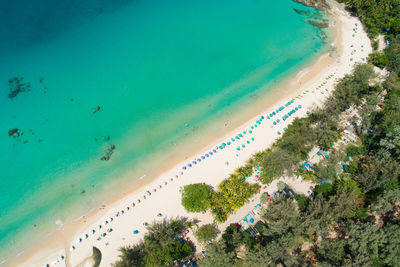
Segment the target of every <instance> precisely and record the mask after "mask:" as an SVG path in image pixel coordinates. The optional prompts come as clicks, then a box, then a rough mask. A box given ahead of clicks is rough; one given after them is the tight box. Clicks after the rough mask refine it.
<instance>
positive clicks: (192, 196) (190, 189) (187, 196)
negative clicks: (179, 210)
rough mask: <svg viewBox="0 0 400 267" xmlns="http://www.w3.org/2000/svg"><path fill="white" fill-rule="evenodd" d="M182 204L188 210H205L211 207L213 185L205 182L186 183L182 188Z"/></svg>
mask: <svg viewBox="0 0 400 267" xmlns="http://www.w3.org/2000/svg"><path fill="white" fill-rule="evenodd" d="M181 193H182V206H183V207H184V208H185V210H187V211H188V212H204V211H206V210H207V208H208V207H209V200H210V198H211V195H212V190H211V187H210V186H208V185H205V184H189V185H185V187H184V188H183V190H182V192H181Z"/></svg>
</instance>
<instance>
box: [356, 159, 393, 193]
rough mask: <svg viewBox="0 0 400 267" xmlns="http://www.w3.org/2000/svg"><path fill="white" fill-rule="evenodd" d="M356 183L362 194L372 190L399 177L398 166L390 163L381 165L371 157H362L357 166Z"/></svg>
mask: <svg viewBox="0 0 400 267" xmlns="http://www.w3.org/2000/svg"><path fill="white" fill-rule="evenodd" d="M358 169H359V171H358V176H357V178H356V179H357V181H358V182H359V183H360V185H361V187H362V189H363V192H368V191H371V190H374V189H376V188H378V187H380V186H382V185H383V184H385V183H386V182H388V181H390V180H391V179H392V178H393V177H398V175H399V171H400V170H399V164H398V163H396V162H394V161H392V162H387V163H382V162H381V161H379V160H377V159H376V158H373V157H369V156H368V157H363V158H362V159H361V160H360V162H359V166H358Z"/></svg>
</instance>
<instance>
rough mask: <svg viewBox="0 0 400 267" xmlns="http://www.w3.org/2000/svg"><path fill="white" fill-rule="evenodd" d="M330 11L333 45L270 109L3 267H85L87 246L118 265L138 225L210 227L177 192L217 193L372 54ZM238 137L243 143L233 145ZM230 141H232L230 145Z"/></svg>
mask: <svg viewBox="0 0 400 267" xmlns="http://www.w3.org/2000/svg"><path fill="white" fill-rule="evenodd" d="M331 13H332V20H331V23H332V25H331V26H332V27H334V29H335V32H336V33H335V41H334V44H332V46H333V49H334V51H336V52H335V53H332V52H331V53H330V54H326V55H323V56H321V57H320V58H319V59H318V60H317V61H316V62H315V63H314V64H313V65H312V66H310V67H308V68H307V69H305V70H302V71H301V72H299V73H298V74H297V75H296V76H295V77H294V78H293V79H291V80H290V81H289V82H286V83H284V85H283V87H284V88H283V89H282V90H281V91H279V90H277V91H275V92H274V94H276V95H273V96H271V98H272V99H274V104H272V105H271V104H270V103H264V107H263V109H264V110H263V112H261V113H260V114H258V115H257V116H256V117H253V118H251V119H250V120H248V121H247V122H246V123H244V124H243V125H241V126H240V127H237V128H236V129H235V130H233V131H229V132H228V133H226V134H224V135H221V136H216V137H215V140H214V142H212V143H211V144H209V145H208V146H206V147H204V149H202V150H201V151H199V153H196V154H193V155H192V156H191V157H190V158H189V159H185V160H184V161H182V162H180V163H178V164H176V165H174V166H171V167H170V168H169V169H167V170H165V171H164V172H163V173H161V174H160V175H159V176H157V177H154V179H152V181H151V182H150V183H141V184H140V186H139V187H136V189H135V190H132V193H130V194H129V195H125V196H123V197H122V198H121V199H119V200H117V201H115V202H113V203H111V204H108V205H107V206H106V207H104V209H101V210H100V211H99V212H96V213H93V214H90V215H88V216H85V217H83V218H81V219H79V220H77V221H76V222H75V223H73V224H71V225H68V226H65V227H64V228H63V229H61V230H58V231H57V232H55V233H54V234H53V235H52V236H49V237H48V238H49V241H48V243H47V244H45V245H44V246H42V247H38V248H36V249H35V250H33V251H32V252H26V253H24V254H23V255H21V256H20V258H19V259H17V261H15V262H10V263H8V262H7V263H5V264H9V265H10V266H46V264H49V265H50V266H91V265H90V264H89V263H88V262H89V261H87V259H88V257H90V256H91V255H92V247H97V248H98V249H100V251H101V253H102V261H101V265H100V266H111V264H112V263H113V262H115V261H116V260H117V259H118V255H119V252H118V249H119V248H120V247H121V246H127V245H129V244H134V243H136V242H138V241H139V240H140V239H142V238H143V235H144V234H145V232H146V230H145V226H144V225H143V223H145V222H148V223H151V222H153V221H155V220H161V219H163V218H165V217H168V218H171V217H178V216H179V217H181V216H182V217H187V218H190V219H194V218H196V219H197V220H198V221H200V223H199V225H202V224H207V223H212V222H213V217H212V215H211V214H209V213H207V214H189V213H187V212H186V211H185V210H184V208H183V207H182V205H181V199H180V192H179V190H180V188H182V187H183V186H184V185H187V184H192V183H206V184H210V185H212V186H214V187H216V186H217V185H218V184H219V183H220V182H221V181H222V180H223V179H225V178H227V177H228V176H229V174H230V173H232V172H233V171H234V170H235V169H236V168H238V167H240V166H241V165H243V164H244V163H245V162H246V161H247V160H248V159H249V158H250V157H251V156H252V155H253V154H254V153H256V152H257V151H260V150H263V149H266V148H268V147H269V146H270V145H271V144H272V143H273V142H274V141H275V140H276V139H277V138H279V136H280V134H282V133H283V132H284V128H285V127H287V125H289V124H290V123H291V122H292V121H293V120H294V118H296V117H304V116H306V113H307V111H309V110H312V109H313V108H314V107H315V106H316V105H322V104H323V101H324V99H325V98H326V97H327V96H328V95H329V93H330V92H331V90H332V89H333V87H334V84H335V82H336V81H337V79H339V78H341V77H343V76H344V75H345V74H347V73H350V72H351V70H352V67H353V66H354V64H355V63H357V62H365V60H366V57H367V56H368V54H369V53H371V51H372V48H371V46H370V40H369V38H368V37H367V34H366V33H365V31H364V30H363V29H362V26H361V23H360V21H359V20H358V19H357V18H354V17H351V16H350V15H349V13H347V12H345V11H344V9H343V8H341V7H340V6H339V5H338V4H337V3H336V2H335V3H332V10H331ZM355 29H356V30H355ZM289 102H290V104H288V103H289ZM285 104H287V106H285ZM282 106H283V107H284V109H283V110H282V111H280V112H279V113H278V114H277V115H275V116H273V117H272V118H267V117H269V114H270V113H271V112H274V111H276V110H277V109H278V108H279V107H282ZM295 108H297V109H298V110H297V111H296V112H295V113H294V114H292V115H291V116H289V118H288V119H286V120H283V119H282V117H283V116H284V115H286V114H287V113H288V112H289V111H291V110H293V109H295ZM277 119H279V120H280V122H279V123H277V124H276V125H274V123H273V122H274V121H276V120H277ZM250 131H251V133H250ZM244 132H245V133H244ZM279 133H280V134H279ZM239 134H242V135H243V137H241V138H240V139H235V137H236V136H237V135H239ZM232 138H234V140H235V141H231V140H232ZM223 142H225V143H227V142H231V144H230V145H228V146H226V147H225V148H223V149H220V148H219V146H220V145H221V143H223ZM238 148H239V149H238ZM189 164H190V165H189ZM285 182H287V183H288V184H289V185H290V186H292V187H293V188H294V189H295V190H296V191H298V192H301V193H306V192H307V190H308V187H309V185H310V184H308V183H306V182H302V181H299V180H292V179H290V178H286V180H285ZM274 190H276V181H274V182H273V183H271V184H270V185H268V186H267V187H266V188H263V189H262V190H261V192H260V193H262V192H265V191H268V192H269V193H272V192H273V191H274ZM258 196H259V195H257V196H255V197H254V198H253V199H256V198H257V197H258ZM139 200H140V203H139ZM133 203H134V205H133ZM252 206H254V203H253V202H251V201H250V202H249V203H248V204H247V205H245V206H244V207H242V208H241V209H240V210H239V211H237V212H236V213H235V214H234V215H232V216H231V217H229V218H228V220H227V221H226V222H225V223H224V224H222V225H219V227H220V228H221V229H223V228H224V227H225V226H227V225H229V224H230V223H233V222H237V221H239V220H240V219H242V218H243V216H244V215H245V214H246V213H247V212H249V211H250V209H251V207H252ZM159 213H162V214H163V217H162V218H160V217H158V216H157V214H159ZM100 226H101V227H100ZM134 230H138V231H139V234H133V231H134ZM104 234H106V235H104ZM72 246H73V249H71V247H72ZM7 266H8V265H7Z"/></svg>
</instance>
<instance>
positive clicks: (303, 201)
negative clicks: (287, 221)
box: [294, 195, 310, 211]
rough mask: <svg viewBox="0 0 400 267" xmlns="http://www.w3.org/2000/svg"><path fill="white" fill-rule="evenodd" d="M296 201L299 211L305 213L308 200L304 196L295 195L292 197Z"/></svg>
mask: <svg viewBox="0 0 400 267" xmlns="http://www.w3.org/2000/svg"><path fill="white" fill-rule="evenodd" d="M294 198H295V199H296V201H297V206H298V207H299V209H300V210H301V211H306V210H307V207H308V204H309V203H310V199H309V198H308V197H306V196H305V195H296V196H295V197H294Z"/></svg>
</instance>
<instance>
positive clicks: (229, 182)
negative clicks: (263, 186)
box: [210, 176, 258, 222]
mask: <svg viewBox="0 0 400 267" xmlns="http://www.w3.org/2000/svg"><path fill="white" fill-rule="evenodd" d="M257 192H258V186H257V184H249V183H247V182H245V181H243V179H241V178H239V177H236V176H231V177H230V178H228V179H225V180H223V181H222V183H220V184H219V185H218V190H217V191H216V192H215V193H213V194H212V196H211V201H210V208H211V212H212V213H213V215H214V216H215V220H216V221H217V222H224V221H226V219H227V218H228V216H229V215H230V214H232V213H233V212H234V211H235V210H237V209H239V208H240V207H242V206H243V205H244V204H245V203H247V201H248V200H249V199H250V198H251V197H252V196H253V195H254V194H255V193H257Z"/></svg>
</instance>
